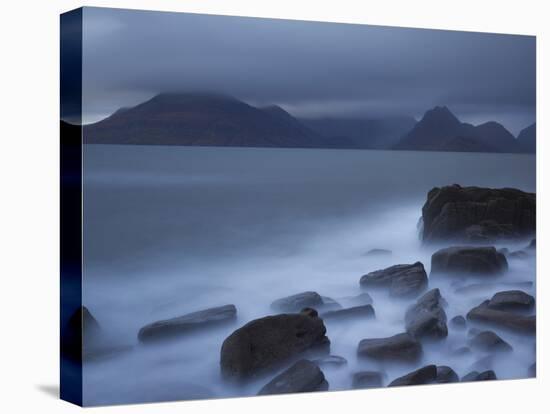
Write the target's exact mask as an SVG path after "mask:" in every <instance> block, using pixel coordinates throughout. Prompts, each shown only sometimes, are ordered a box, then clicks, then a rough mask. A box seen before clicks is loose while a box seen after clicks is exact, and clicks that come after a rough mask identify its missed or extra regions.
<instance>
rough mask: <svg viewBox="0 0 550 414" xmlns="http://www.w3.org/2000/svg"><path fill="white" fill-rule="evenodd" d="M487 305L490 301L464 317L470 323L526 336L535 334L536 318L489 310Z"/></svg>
mask: <svg viewBox="0 0 550 414" xmlns="http://www.w3.org/2000/svg"><path fill="white" fill-rule="evenodd" d="M489 303H490V301H488V300H486V301H485V302H483V303H482V304H481V305H479V306H476V307H475V308H473V309H472V310H470V312H468V314H467V315H466V317H467V318H468V319H469V320H472V321H476V322H484V323H489V324H492V325H495V326H498V327H501V328H506V329H510V330H513V331H516V332H523V333H528V334H534V333H535V332H536V329H537V322H536V316H534V315H532V316H524V315H518V314H515V313H512V312H507V311H503V310H498V309H491V308H490V307H489Z"/></svg>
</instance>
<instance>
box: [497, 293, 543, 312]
mask: <svg viewBox="0 0 550 414" xmlns="http://www.w3.org/2000/svg"><path fill="white" fill-rule="evenodd" d="M487 306H488V307H489V308H491V309H500V310H506V311H514V310H522V311H529V310H531V309H533V307H534V306H535V298H534V297H533V296H531V295H529V294H527V293H525V292H522V291H521V290H506V291H503V292H498V293H496V294H495V295H494V296H493V297H492V298H491V300H490V301H489V303H488V305H487Z"/></svg>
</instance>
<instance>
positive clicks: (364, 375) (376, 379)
mask: <svg viewBox="0 0 550 414" xmlns="http://www.w3.org/2000/svg"><path fill="white" fill-rule="evenodd" d="M382 380H383V378H382V374H381V373H380V372H378V371H361V372H356V373H355V374H353V381H352V384H351V386H352V387H353V388H378V387H381V386H382Z"/></svg>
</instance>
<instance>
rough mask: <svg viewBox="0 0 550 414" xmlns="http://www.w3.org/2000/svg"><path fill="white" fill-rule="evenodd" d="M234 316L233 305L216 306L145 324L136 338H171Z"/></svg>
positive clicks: (218, 324) (210, 326) (225, 321)
mask: <svg viewBox="0 0 550 414" xmlns="http://www.w3.org/2000/svg"><path fill="white" fill-rule="evenodd" d="M236 317H237V309H236V308H235V305H224V306H218V307H216V308H210V309H205V310H201V311H198V312H192V313H188V314H187V315H183V316H179V317H177V318H172V319H166V320H162V321H158V322H154V323H151V324H149V325H146V326H144V327H143V328H141V329H140V330H139V333H138V339H139V340H140V341H141V342H149V341H155V340H162V339H168V338H173V337H177V336H181V335H185V334H188V333H191V332H196V331H198V330H202V329H206V328H212V327H215V326H220V325H224V324H228V323H232V322H234V321H235V319H236Z"/></svg>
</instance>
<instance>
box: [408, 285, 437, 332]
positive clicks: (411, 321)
mask: <svg viewBox="0 0 550 414" xmlns="http://www.w3.org/2000/svg"><path fill="white" fill-rule="evenodd" d="M444 304H445V301H444V299H443V297H442V296H441V293H440V291H439V289H432V290H430V291H429V292H427V293H425V294H424V295H422V297H421V298H420V299H418V300H417V301H416V304H414V305H413V306H412V307H410V308H409V309H408V310H407V313H406V314H405V329H406V330H407V332H408V333H409V334H410V335H411V336H412V337H413V338H415V339H442V338H445V337H447V334H448V330H447V314H446V313H445V311H444V310H443V306H444Z"/></svg>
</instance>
